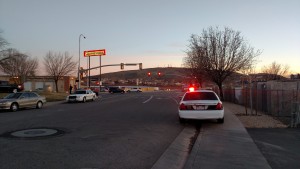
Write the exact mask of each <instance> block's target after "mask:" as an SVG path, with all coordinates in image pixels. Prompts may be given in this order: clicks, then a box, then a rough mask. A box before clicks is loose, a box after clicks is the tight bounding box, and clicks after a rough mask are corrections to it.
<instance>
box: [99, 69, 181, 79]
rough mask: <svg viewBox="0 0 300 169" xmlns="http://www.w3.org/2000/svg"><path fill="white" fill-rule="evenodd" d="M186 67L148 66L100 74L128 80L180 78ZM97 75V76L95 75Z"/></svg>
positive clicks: (103, 76)
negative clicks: (159, 74) (140, 68)
mask: <svg viewBox="0 0 300 169" xmlns="http://www.w3.org/2000/svg"><path fill="white" fill-rule="evenodd" d="M185 70H186V69H185V68H175V67H167V68H149V69H142V70H128V71H120V72H113V73H105V74H102V78H107V79H111V80H118V79H123V80H130V79H148V78H150V77H151V78H153V79H161V80H163V79H165V80H168V79H182V78H184V77H186V71H185ZM148 72H150V73H151V76H150V77H149V76H148ZM158 72H160V73H161V76H158V74H157V73H158ZM95 77H97V76H95Z"/></svg>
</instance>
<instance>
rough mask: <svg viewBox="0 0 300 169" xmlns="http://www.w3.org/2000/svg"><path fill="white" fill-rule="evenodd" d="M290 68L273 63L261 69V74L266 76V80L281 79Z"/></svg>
mask: <svg viewBox="0 0 300 169" xmlns="http://www.w3.org/2000/svg"><path fill="white" fill-rule="evenodd" d="M289 69H290V67H289V66H288V65H282V64H278V63H276V62H275V61H274V62H272V63H271V64H270V65H268V66H264V67H263V68H262V70H261V71H262V73H266V74H267V78H268V80H276V79H281V78H282V76H287V75H288V73H289Z"/></svg>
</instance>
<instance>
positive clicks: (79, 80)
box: [78, 34, 85, 89]
mask: <svg viewBox="0 0 300 169" xmlns="http://www.w3.org/2000/svg"><path fill="white" fill-rule="evenodd" d="M81 37H83V38H84V39H85V36H84V35H83V34H80V35H79V54H78V56H79V57H78V58H79V59H78V89H79V88H80V83H81V79H80V38H81Z"/></svg>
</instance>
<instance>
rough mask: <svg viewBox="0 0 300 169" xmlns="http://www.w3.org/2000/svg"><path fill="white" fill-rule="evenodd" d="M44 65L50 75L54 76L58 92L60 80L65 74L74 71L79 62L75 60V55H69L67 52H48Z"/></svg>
mask: <svg viewBox="0 0 300 169" xmlns="http://www.w3.org/2000/svg"><path fill="white" fill-rule="evenodd" d="M44 65H45V68H46V72H47V73H48V75H49V76H52V77H53V80H54V82H55V87H56V92H58V86H57V82H58V80H59V79H61V78H62V77H63V76H67V75H70V74H72V73H74V72H75V71H76V65H77V63H76V62H75V61H73V57H72V56H69V54H68V53H67V52H65V53H64V54H61V53H52V52H48V53H47V54H46V56H45V57H44Z"/></svg>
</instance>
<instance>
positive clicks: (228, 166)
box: [184, 107, 271, 169]
mask: <svg viewBox="0 0 300 169" xmlns="http://www.w3.org/2000/svg"><path fill="white" fill-rule="evenodd" d="M184 168H185V169H258V168H262V169H271V167H270V165H269V164H268V162H267V160H266V159H265V157H264V156H263V155H262V153H261V152H260V151H259V149H258V148H257V146H256V144H255V143H254V142H253V140H252V138H251V137H250V136H249V134H248V132H247V130H246V129H245V127H244V126H243V124H242V123H241V122H240V121H239V119H238V118H237V117H236V116H235V115H234V114H233V113H231V110H230V109H228V108H226V107H225V122H224V124H217V123H214V122H210V121H208V122H203V124H202V127H201V131H200V134H199V136H198V138H197V140H196V142H195V144H194V147H193V150H192V152H191V154H190V156H189V158H188V160H187V162H186V164H185V167H184Z"/></svg>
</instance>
